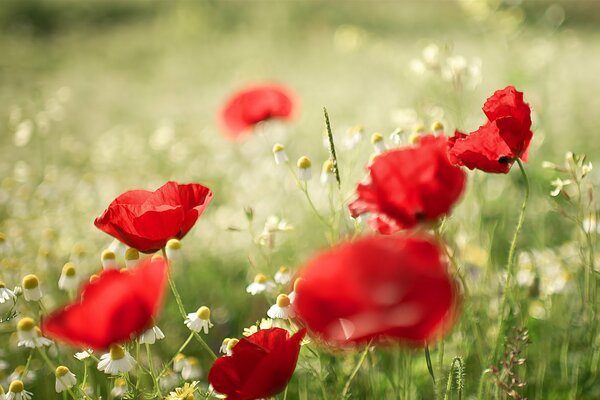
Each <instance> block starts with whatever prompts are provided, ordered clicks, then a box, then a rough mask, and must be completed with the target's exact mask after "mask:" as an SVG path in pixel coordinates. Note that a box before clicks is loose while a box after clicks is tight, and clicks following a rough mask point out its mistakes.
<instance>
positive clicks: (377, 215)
mask: <svg viewBox="0 0 600 400" xmlns="http://www.w3.org/2000/svg"><path fill="white" fill-rule="evenodd" d="M446 142H447V141H446V138H445V137H444V136H439V137H435V136H432V135H427V136H423V137H421V138H420V139H419V141H418V142H417V145H416V147H407V148H401V149H394V150H390V151H387V152H386V153H384V154H382V155H380V156H378V157H377V158H376V159H375V160H374V161H373V163H372V164H371V165H370V166H369V180H368V181H367V182H365V183H359V184H358V186H357V188H356V193H357V196H358V197H357V199H356V200H354V201H353V202H351V203H350V204H349V205H348V208H349V209H350V212H351V214H352V216H353V217H355V218H356V217H357V216H359V215H361V214H367V213H369V214H373V217H372V218H371V219H370V220H369V225H370V226H371V227H372V228H373V229H375V230H377V231H378V232H380V233H383V234H391V233H394V232H397V231H399V230H401V229H408V228H412V227H414V226H416V225H418V224H419V223H423V222H426V221H436V220H437V219H439V218H440V217H442V216H444V215H447V214H449V213H450V211H451V209H452V206H453V205H454V203H456V201H457V200H458V199H459V198H460V196H461V195H462V192H463V190H464V186H465V182H466V176H465V173H464V171H462V170H461V169H460V168H458V167H456V166H454V165H452V164H450V161H449V160H448V157H447V155H446V146H447V144H446Z"/></svg>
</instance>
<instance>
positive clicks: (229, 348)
mask: <svg viewBox="0 0 600 400" xmlns="http://www.w3.org/2000/svg"><path fill="white" fill-rule="evenodd" d="M239 342H240V341H239V340H238V339H229V342H227V351H226V353H227V355H228V356H230V355H231V353H232V352H233V348H234V347H235V345H236V344H238V343H239Z"/></svg>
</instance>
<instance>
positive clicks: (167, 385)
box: [158, 368, 179, 390]
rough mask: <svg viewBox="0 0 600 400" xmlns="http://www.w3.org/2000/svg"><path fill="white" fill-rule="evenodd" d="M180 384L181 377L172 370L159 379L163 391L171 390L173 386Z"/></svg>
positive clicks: (168, 370) (168, 369)
mask: <svg viewBox="0 0 600 400" xmlns="http://www.w3.org/2000/svg"><path fill="white" fill-rule="evenodd" d="M177 383H179V376H178V375H177V374H176V373H174V372H173V371H172V370H171V369H170V368H167V370H166V371H165V372H164V373H163V374H162V376H161V377H160V378H158V384H159V385H160V388H161V389H162V390H168V389H171V388H172V387H173V386H175V385H177Z"/></svg>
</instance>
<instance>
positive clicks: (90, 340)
mask: <svg viewBox="0 0 600 400" xmlns="http://www.w3.org/2000/svg"><path fill="white" fill-rule="evenodd" d="M166 282H167V265H166V263H165V261H164V260H162V259H161V260H154V261H153V260H151V259H146V260H144V261H143V262H142V263H140V265H139V266H138V267H137V268H134V269H131V270H124V271H118V270H114V269H110V270H105V271H103V272H102V273H101V274H100V276H99V277H98V278H97V279H95V280H93V281H91V282H89V283H88V284H86V285H85V286H84V287H83V288H82V290H81V294H80V295H79V298H78V299H77V300H75V301H74V302H73V303H71V304H69V305H67V306H66V307H63V308H61V309H58V310H56V311H54V312H53V313H51V314H50V315H49V316H48V317H47V318H46V319H45V320H44V323H43V326H42V328H43V330H44V332H45V333H46V334H48V335H51V336H52V337H54V338H57V339H60V340H63V341H66V342H67V343H69V344H71V345H73V346H78V347H83V348H92V349H105V348H107V347H108V346H110V345H111V344H114V343H120V342H123V341H125V340H128V339H130V338H131V337H132V336H135V335H139V334H140V333H142V332H143V331H144V330H146V329H147V328H148V326H149V325H150V324H151V323H152V321H153V320H154V317H155V316H156V314H157V313H158V309H159V306H160V304H161V300H162V296H163V293H164V288H165V285H166Z"/></svg>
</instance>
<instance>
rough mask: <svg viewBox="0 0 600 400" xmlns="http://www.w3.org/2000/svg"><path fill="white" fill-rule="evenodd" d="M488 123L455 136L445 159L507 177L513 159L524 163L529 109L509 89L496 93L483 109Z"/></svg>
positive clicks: (509, 87) (529, 119) (526, 150)
mask: <svg viewBox="0 0 600 400" xmlns="http://www.w3.org/2000/svg"><path fill="white" fill-rule="evenodd" d="M483 112H484V113H485V115H486V116H487V118H488V122H486V123H485V124H484V125H482V126H481V127H479V129H477V130H476V131H475V132H472V133H471V134H470V135H464V134H461V133H460V132H457V133H455V135H454V138H452V140H451V141H449V157H450V160H451V161H452V162H454V163H455V164H457V165H464V166H466V167H467V168H469V169H475V168H477V169H480V170H482V171H485V172H493V173H504V174H506V173H508V171H509V170H510V167H511V166H512V164H513V163H514V161H515V160H516V159H517V158H520V159H521V160H523V161H527V152H528V150H529V144H530V143H531V139H532V137H533V133H532V132H531V109H530V108H529V105H528V104H527V103H525V102H524V101H523V93H522V92H519V91H517V90H516V89H515V88H514V87H513V86H507V87H506V88H504V89H502V90H498V91H496V92H495V93H494V94H493V95H492V96H491V97H490V98H488V99H487V101H486V102H485V104H484V105H483Z"/></svg>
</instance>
